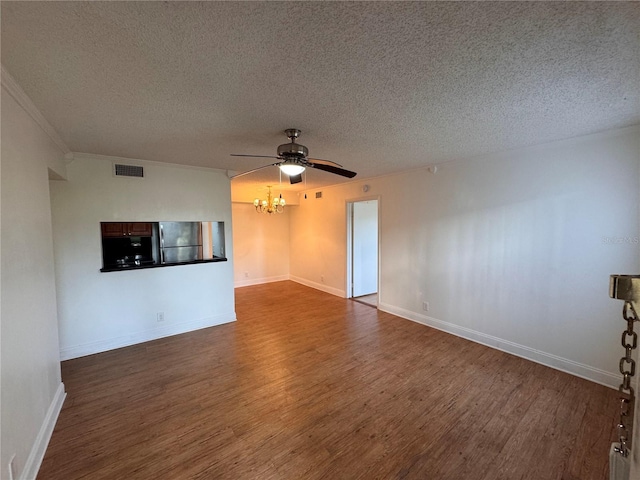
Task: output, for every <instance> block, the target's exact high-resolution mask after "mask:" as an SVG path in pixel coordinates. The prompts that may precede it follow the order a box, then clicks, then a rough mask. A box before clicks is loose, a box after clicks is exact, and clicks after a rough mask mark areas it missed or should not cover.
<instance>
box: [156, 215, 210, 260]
mask: <svg viewBox="0 0 640 480" xmlns="http://www.w3.org/2000/svg"><path fill="white" fill-rule="evenodd" d="M159 228H160V263H182V262H191V261H193V260H202V227H201V223H200V222H159Z"/></svg>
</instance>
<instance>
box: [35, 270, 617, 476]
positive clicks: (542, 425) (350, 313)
mask: <svg viewBox="0 0 640 480" xmlns="http://www.w3.org/2000/svg"><path fill="white" fill-rule="evenodd" d="M236 304H237V315H238V321H237V322H235V323H232V324H227V325H222V326H218V327H213V328H208V329H205V330H200V331H196V332H191V333H188V334H184V335H179V336H175V337H170V338H166V339H161V340H156V341H153V342H148V343H145V344H140V345H135V346H132V347H128V348H123V349H119V350H114V351H110V352H106V353H102V354H99V355H93V356H90V357H84V358H80V359H75V360H70V361H66V362H63V364H62V376H63V381H64V383H65V386H66V389H67V392H68V396H67V400H66V402H65V404H64V407H63V409H62V412H61V415H60V418H59V420H58V423H57V425H56V428H55V431H54V433H53V437H52V439H51V443H50V445H49V449H48V451H47V453H46V456H45V459H44V462H43V464H42V468H41V470H40V475H39V477H38V478H39V479H61V480H74V479H80V478H86V479H92V480H95V479H126V480H130V479H190V478H197V479H234V480H235V479H296V480H297V479H331V480H333V479H394V478H404V479H438V480H439V479H455V480H473V479H478V480H480V479H485V480H496V479H509V480H515V479H535V480H545V479H565V480H571V479H581V480H588V479H606V478H607V476H608V474H607V468H608V466H607V465H608V459H607V457H608V451H609V446H610V442H611V441H613V439H614V426H615V420H616V419H615V413H616V409H617V406H618V405H617V400H616V392H615V391H614V390H612V389H608V388H605V387H602V386H599V385H596V384H593V383H591V382H588V381H586V380H582V379H579V378H576V377H573V376H571V375H568V374H565V373H561V372H558V371H556V370H552V369H550V368H546V367H543V366H540V365H538V364H535V363H532V362H529V361H526V360H522V359H520V358H518V357H514V356H511V355H508V354H505V353H502V352H499V351H497V350H493V349H490V348H487V347H484V346H482V345H478V344H475V343H472V342H469V341H466V340H463V339H460V338H457V337H455V336H452V335H448V334H445V333H442V332H439V331H437V330H433V329H431V328H428V327H425V326H422V325H419V324H416V323H413V322H410V321H407V320H403V319H400V318H397V317H394V316H392V315H388V314H385V313H382V312H379V311H378V310H376V309H374V308H371V307H370V306H367V305H362V304H360V303H358V302H354V301H350V300H345V299H341V298H338V297H335V296H331V295H328V294H325V293H322V292H319V291H316V290H313V289H310V288H307V287H304V286H301V285H298V284H295V283H292V282H279V283H273V284H269V285H259V286H252V287H245V288H240V289H238V290H236Z"/></svg>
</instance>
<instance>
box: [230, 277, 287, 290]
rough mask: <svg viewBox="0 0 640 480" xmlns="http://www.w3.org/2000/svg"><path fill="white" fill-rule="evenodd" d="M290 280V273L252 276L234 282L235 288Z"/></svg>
mask: <svg viewBox="0 0 640 480" xmlns="http://www.w3.org/2000/svg"><path fill="white" fill-rule="evenodd" d="M284 280H289V275H279V276H276V277H263V278H251V279H247V280H236V281H235V282H233V286H234V288H238V287H249V286H251V285H261V284H263V283H272V282H282V281H284Z"/></svg>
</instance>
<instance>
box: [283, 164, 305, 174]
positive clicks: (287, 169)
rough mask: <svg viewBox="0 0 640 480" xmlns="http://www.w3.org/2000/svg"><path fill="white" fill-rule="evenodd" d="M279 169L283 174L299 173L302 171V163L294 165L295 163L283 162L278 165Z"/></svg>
mask: <svg viewBox="0 0 640 480" xmlns="http://www.w3.org/2000/svg"><path fill="white" fill-rule="evenodd" d="M280 170H281V171H282V173H284V174H285V175H289V176H290V177H291V176H293V175H300V174H301V173H302V172H304V167H303V166H302V165H296V164H295V163H283V164H282V165H280Z"/></svg>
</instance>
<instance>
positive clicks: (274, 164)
mask: <svg viewBox="0 0 640 480" xmlns="http://www.w3.org/2000/svg"><path fill="white" fill-rule="evenodd" d="M278 165H280V162H278V163H271V164H269V165H263V166H262V167H258V168H254V169H253V170H247V171H246V172H242V173H238V174H237V175H234V176H232V177H229V178H230V179H231V180H233V179H234V178H236V177H242V176H243V175H249V174H250V173H253V172H257V171H258V170H262V169H263V168H268V167H276V166H278Z"/></svg>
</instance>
